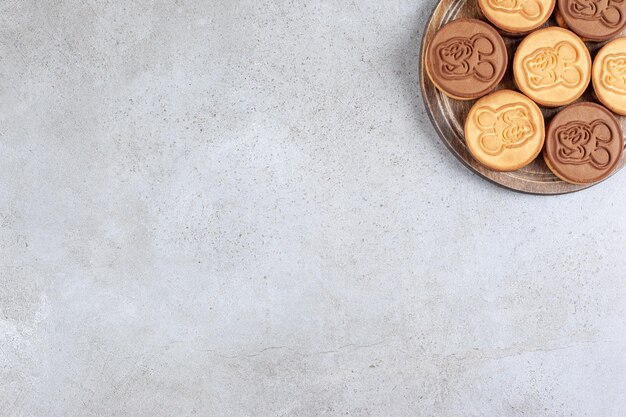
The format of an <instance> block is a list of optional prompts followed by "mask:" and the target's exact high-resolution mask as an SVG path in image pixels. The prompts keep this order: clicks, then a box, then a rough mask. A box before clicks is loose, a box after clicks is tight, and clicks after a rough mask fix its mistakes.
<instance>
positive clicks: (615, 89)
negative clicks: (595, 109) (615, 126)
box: [592, 37, 626, 116]
mask: <svg viewBox="0 0 626 417" xmlns="http://www.w3.org/2000/svg"><path fill="white" fill-rule="evenodd" d="M592 73H593V75H592V79H593V89H594V91H595V92H596V96H597V97H598V100H600V101H601V102H602V104H604V105H605V106H606V107H608V108H609V109H611V110H613V111H614V112H615V113H618V114H621V115H625V116H626V37H624V38H618V39H615V40H614V41H611V42H609V43H607V44H606V45H604V47H603V48H602V49H600V51H599V52H598V54H597V55H596V57H595V59H594V61H593V71H592Z"/></svg>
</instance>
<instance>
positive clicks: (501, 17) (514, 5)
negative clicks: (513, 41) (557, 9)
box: [478, 0, 556, 35]
mask: <svg viewBox="0 0 626 417" xmlns="http://www.w3.org/2000/svg"><path fill="white" fill-rule="evenodd" d="M555 2H556V1H555V0H478V6H479V7H480V10H481V11H482V13H483V15H484V16H485V17H486V18H487V19H488V20H489V21H490V22H491V23H493V24H494V25H495V26H497V27H498V28H500V29H502V30H503V31H505V32H506V33H507V34H511V35H516V34H517V35H521V34H524V33H526V32H529V31H531V30H533V29H536V28H538V27H539V26H541V25H543V24H544V23H545V22H546V21H547V20H548V18H549V17H550V15H551V14H552V11H553V10H554V5H555Z"/></svg>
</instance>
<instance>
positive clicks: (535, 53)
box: [513, 27, 591, 107]
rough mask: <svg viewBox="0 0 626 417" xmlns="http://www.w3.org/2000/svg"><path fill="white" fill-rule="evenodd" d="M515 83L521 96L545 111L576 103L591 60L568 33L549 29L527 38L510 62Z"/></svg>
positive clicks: (584, 48)
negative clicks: (529, 99)
mask: <svg viewBox="0 0 626 417" xmlns="http://www.w3.org/2000/svg"><path fill="white" fill-rule="evenodd" d="M513 75H514V76H515V83H516V84H517V86H518V87H519V89H520V90H522V92H523V93H524V94H526V95H527V96H528V97H530V98H531V99H533V100H535V101H536V102H537V103H538V104H540V105H542V106H547V107H557V106H564V105H566V104H569V103H572V102H573V101H575V100H576V99H578V98H579V97H580V96H581V95H582V94H583V92H584V91H585V89H586V88H587V85H588V84H589V79H590V78H591V56H590V55H589V50H588V49H587V47H586V46H585V44H584V43H583V41H582V40H580V38H579V37H578V36H576V35H575V34H574V33H573V32H570V31H569V30H566V29H563V28H559V27H549V28H545V29H540V30H537V31H535V32H533V33H531V34H530V35H528V36H526V37H525V38H524V40H523V41H522V42H521V43H520V44H519V46H518V47H517V51H516V52H515V58H514V61H513Z"/></svg>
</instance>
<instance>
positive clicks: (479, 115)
mask: <svg viewBox="0 0 626 417" xmlns="http://www.w3.org/2000/svg"><path fill="white" fill-rule="evenodd" d="M544 137H545V130H544V122H543V114H542V113H541V110H539V107H538V106H537V105H536V104H535V103H534V102H533V101H532V100H530V99H529V98H528V97H526V96H525V95H523V94H520V93H518V92H516V91H512V90H499V91H496V92H495V93H491V94H489V95H488V96H485V97H483V98H481V99H480V100H478V101H477V102H476V103H475V104H474V106H473V107H472V108H471V109H470V111H469V113H468V115H467V119H466V120H465V143H466V144H467V148H468V149H469V151H470V153H471V154H472V156H473V157H474V159H476V160H477V161H478V162H480V163H481V164H483V165H485V166H486V167H488V168H491V169H493V170H495V171H515V170H516V169H519V168H522V167H524V166H526V165H528V164H529V163H531V162H532V161H533V159H535V158H536V157H537V155H538V154H539V152H541V147H542V146H543V141H544Z"/></svg>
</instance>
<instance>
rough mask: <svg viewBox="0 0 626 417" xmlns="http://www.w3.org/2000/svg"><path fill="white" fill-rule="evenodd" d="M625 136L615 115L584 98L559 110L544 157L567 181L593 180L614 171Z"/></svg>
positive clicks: (550, 131)
mask: <svg viewBox="0 0 626 417" xmlns="http://www.w3.org/2000/svg"><path fill="white" fill-rule="evenodd" d="M623 149H624V137H623V136H622V129H621V128H620V124H619V122H618V121H617V119H615V116H613V114H612V113H611V112H610V111H608V110H607V109H606V108H604V107H603V106H600V105H599V104H595V103H589V102H583V103H576V104H572V105H571V106H568V107H566V108H565V109H563V110H561V111H560V112H559V113H557V115H556V116H554V118H553V119H552V121H551V122H550V125H549V126H548V129H547V131H546V146H545V148H544V151H543V157H544V160H545V161H546V164H547V165H548V167H549V168H550V170H551V171H552V172H553V173H554V174H555V175H556V176H557V177H559V178H561V179H562V180H563V181H567V182H569V183H573V184H591V183H594V182H598V181H601V180H603V179H605V178H606V177H608V176H609V175H611V173H612V172H613V171H614V170H615V168H616V167H617V165H618V164H619V162H620V160H621V158H622V152H623Z"/></svg>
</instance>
